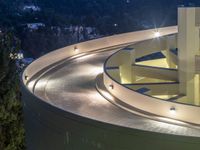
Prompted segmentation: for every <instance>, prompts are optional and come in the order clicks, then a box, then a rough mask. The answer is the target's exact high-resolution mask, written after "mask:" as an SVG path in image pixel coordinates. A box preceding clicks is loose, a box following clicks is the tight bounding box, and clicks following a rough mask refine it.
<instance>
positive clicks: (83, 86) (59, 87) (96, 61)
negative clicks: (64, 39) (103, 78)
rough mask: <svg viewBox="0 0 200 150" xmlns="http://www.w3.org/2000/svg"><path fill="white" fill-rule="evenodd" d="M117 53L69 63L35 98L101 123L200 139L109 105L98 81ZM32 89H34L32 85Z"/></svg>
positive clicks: (43, 82) (47, 77)
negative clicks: (107, 60)
mask: <svg viewBox="0 0 200 150" xmlns="http://www.w3.org/2000/svg"><path fill="white" fill-rule="evenodd" d="M115 51H116V50H112V51H105V52H99V53H92V54H88V55H85V56H82V57H79V58H76V59H73V60H66V61H65V62H63V63H62V64H60V65H58V66H55V67H53V69H51V70H50V71H48V72H47V73H45V74H44V75H43V76H41V78H40V79H39V80H38V82H37V83H36V84H35V88H34V94H35V95H37V96H38V97H40V98H41V99H43V100H44V101H46V102H48V103H50V104H51V105H53V106H55V107H58V108H60V109H63V110H65V111H68V112H71V113H74V114H77V115H80V116H83V117H87V118H90V119H94V120H98V121H101V122H105V123H110V124H114V125H118V126H124V127H128V128H134V129H139V130H145V131H152V132H159V133H165V134H175V135H182V136H193V137H200V129H195V128H190V127H184V126H179V125H173V124H168V123H163V122H159V121H154V120H150V119H147V118H143V117H141V116H137V115H134V114H132V113H129V112H127V111H125V110H122V109H121V108H118V107H117V106H115V105H113V104H111V103H109V102H108V101H107V100H106V99H105V98H103V97H102V96H101V95H100V94H99V93H98V92H97V91H96V89H95V78H96V76H97V75H98V74H99V73H101V72H102V71H103V62H104V61H105V59H106V58H107V57H108V56H109V55H111V54H112V53H113V52H115ZM30 83H31V82H30ZM29 88H32V85H31V84H29Z"/></svg>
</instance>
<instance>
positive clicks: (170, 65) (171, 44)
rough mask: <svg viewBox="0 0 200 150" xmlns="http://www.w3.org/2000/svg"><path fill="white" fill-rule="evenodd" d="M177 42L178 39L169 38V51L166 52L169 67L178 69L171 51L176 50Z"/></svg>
mask: <svg viewBox="0 0 200 150" xmlns="http://www.w3.org/2000/svg"><path fill="white" fill-rule="evenodd" d="M175 43H177V42H176V38H175V37H174V36H173V37H172V36H168V37H167V50H166V55H165V56H166V59H167V64H168V66H169V68H176V65H175V64H174V63H173V60H172V58H171V53H172V52H171V50H172V49H176V48H177V45H176V44H175Z"/></svg>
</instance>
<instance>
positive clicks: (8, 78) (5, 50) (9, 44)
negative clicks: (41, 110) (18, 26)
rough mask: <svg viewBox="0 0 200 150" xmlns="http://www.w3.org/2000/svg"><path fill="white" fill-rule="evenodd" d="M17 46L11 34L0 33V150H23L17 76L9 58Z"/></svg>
mask: <svg viewBox="0 0 200 150" xmlns="http://www.w3.org/2000/svg"><path fill="white" fill-rule="evenodd" d="M19 45H20V42H19V40H18V39H17V38H16V37H15V36H13V34H12V33H0V150H22V149H24V129H23V124H22V106H21V102H20V91H19V74H18V72H17V69H16V66H15V60H14V59H11V58H10V54H11V53H13V54H15V53H17V50H19Z"/></svg>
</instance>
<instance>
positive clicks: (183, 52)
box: [178, 7, 199, 104]
mask: <svg viewBox="0 0 200 150" xmlns="http://www.w3.org/2000/svg"><path fill="white" fill-rule="evenodd" d="M195 12H196V11H195V8H193V7H191V8H184V7H182V8H179V9H178V30H179V33H178V60H179V62H178V71H179V82H180V87H179V91H180V94H184V95H186V96H187V103H190V104H194V103H195V72H196V70H195V55H196V54H197V51H198V49H199V46H198V45H199V32H197V28H196V13H195Z"/></svg>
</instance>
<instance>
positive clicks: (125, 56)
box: [119, 48, 135, 84]
mask: <svg viewBox="0 0 200 150" xmlns="http://www.w3.org/2000/svg"><path fill="white" fill-rule="evenodd" d="M120 59H121V62H122V64H121V65H120V66H119V70H120V78H121V83H123V84H131V83H134V82H135V75H134V71H133V67H132V65H133V64H134V63H135V50H134V49H133V48H125V49H124V50H123V52H122V54H121V58H120Z"/></svg>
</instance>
